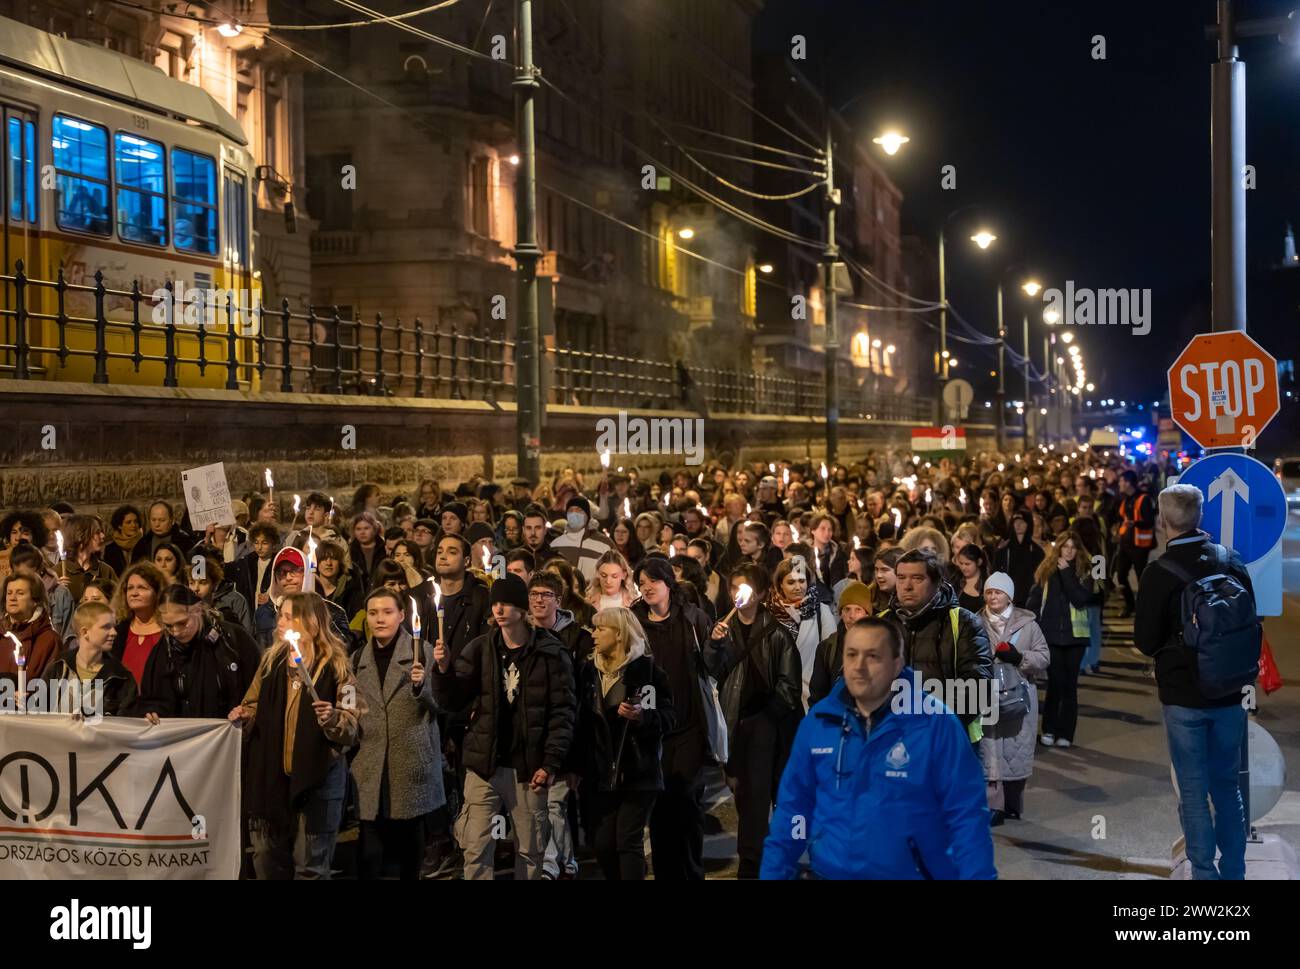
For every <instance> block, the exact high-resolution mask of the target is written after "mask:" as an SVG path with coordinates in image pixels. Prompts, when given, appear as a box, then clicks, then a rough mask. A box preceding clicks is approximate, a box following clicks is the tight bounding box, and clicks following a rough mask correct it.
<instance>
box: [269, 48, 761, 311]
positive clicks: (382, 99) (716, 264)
mask: <svg viewBox="0 0 1300 969" xmlns="http://www.w3.org/2000/svg"><path fill="white" fill-rule="evenodd" d="M267 39H268V40H272V41H273V42H274V43H276V44H278V45H279V46H280V47H283V48H284V49H285V50H287V51H288V52H289V53H291V54H294V55H296V56H298V57H301V58H302V59H303V60H305V61H307V62H308V63H310V64H311V65H313V66H314V67H317V68H319V69H320V70H323V71H325V72H326V73H328V74H330V75H332V76H334V77H337V78H338V79H339V80H341V81H343V82H344V83H346V84H348V85H349V86H351V87H353V88H355V89H356V90H358V91H360V92H361V93H362V94H365V95H366V96H367V97H370V98H373V99H374V100H376V101H378V102H379V103H380V104H383V105H384V106H385V107H389V108H392V109H393V110H395V111H397V112H398V113H400V114H404V115H409V116H410V117H411V118H412V119H414V120H415V121H416V122H417V123H419V124H421V125H424V126H425V127H427V128H429V130H430V131H431V132H432V133H434V134H437V135H439V136H443V135H444V134H445V133H444V132H442V131H441V130H439V129H436V128H432V127H431V126H429V125H428V124H427V122H426V121H425V119H424V118H422V117H420V116H419V115H418V114H416V113H415V112H414V111H412V110H411V109H410V108H404V107H402V106H400V105H397V104H394V103H393V102H391V101H389V100H388V99H386V98H385V97H383V95H381V94H378V93H376V92H375V91H372V90H370V89H369V88H367V87H366V86H365V85H363V84H360V83H358V82H356V81H353V80H352V79H351V78H349V77H346V76H345V75H343V74H340V73H338V72H337V71H333V70H331V69H330V68H328V67H326V66H325V65H323V64H321V63H319V62H318V61H315V60H313V59H312V58H311V57H309V56H307V55H306V54H304V53H303V52H302V51H300V50H297V49H296V48H294V47H293V46H291V45H290V44H286V43H285V42H284V41H281V40H277V39H276V38H273V37H268V38H267ZM537 183H538V185H540V186H541V187H542V188H545V189H546V190H547V191H549V192H553V193H554V194H555V195H557V196H559V197H561V198H564V199H567V200H568V201H570V202H573V203H574V204H575V205H580V206H582V207H583V208H585V209H588V210H589V211H591V212H593V213H594V214H596V215H599V216H600V217H602V218H604V219H607V220H608V221H610V222H613V223H614V224H616V225H618V226H621V227H622V228H624V229H628V230H630V231H632V232H635V233H637V234H638V235H642V236H645V237H646V238H648V239H650V240H652V241H653V242H655V243H657V244H659V245H664V244H665V243H664V241H663V240H662V239H660V238H659V237H658V236H656V235H655V234H654V233H653V232H649V231H647V230H645V229H642V228H641V227H639V226H636V225H633V224H632V223H630V222H627V221H625V220H624V219H620V218H619V217H618V216H616V215H614V214H613V213H611V212H606V211H605V210H604V209H601V208H599V207H597V206H595V205H592V204H591V203H589V202H584V201H583V200H582V199H579V198H576V197H574V196H572V195H569V194H568V193H567V192H564V191H562V190H560V189H558V188H556V187H555V186H553V185H551V184H549V183H548V182H546V181H544V180H543V179H538V182H537ZM666 244H667V245H669V246H671V247H672V249H673V250H674V251H676V252H680V253H682V254H683V255H685V256H689V257H690V258H692V259H696V260H699V261H700V262H703V263H706V264H708V265H710V266H714V267H716V268H718V269H721V270H723V271H725V272H728V273H732V274H733V275H736V276H740V277H742V278H743V277H744V276H745V274H746V273H745V270H743V269H737V268H735V267H734V266H728V265H726V264H725V263H721V262H718V261H717V260H715V259H710V258H709V257H708V256H704V255H701V254H700V253H698V252H692V251H691V250H690V249H687V248H685V247H684V246H679V245H677V244H676V243H675V242H669V243H666ZM757 282H758V283H759V284H760V285H764V286H769V287H773V288H777V289H781V290H783V291H784V289H785V287H784V286H782V285H781V284H780V283H777V282H775V281H774V280H769V279H764V278H762V277H761V276H760V277H758V280H757Z"/></svg>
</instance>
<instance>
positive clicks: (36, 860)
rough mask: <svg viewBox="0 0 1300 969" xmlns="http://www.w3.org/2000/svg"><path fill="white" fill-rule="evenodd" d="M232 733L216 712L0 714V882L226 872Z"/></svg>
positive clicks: (231, 841) (234, 864) (236, 794)
mask: <svg viewBox="0 0 1300 969" xmlns="http://www.w3.org/2000/svg"><path fill="white" fill-rule="evenodd" d="M239 758H240V733H239V731H238V730H237V729H235V728H234V727H232V726H231V725H230V724H229V723H227V722H226V721H224V720H164V721H163V722H162V723H161V724H158V725H157V726H150V725H149V724H147V723H146V722H145V721H144V720H135V719H127V718H115V717H107V718H105V719H104V720H102V721H101V722H100V723H98V724H91V723H88V722H87V721H85V720H84V719H81V718H78V717H73V716H70V715H66V714H8V715H3V716H0V879H19V878H21V879H45V880H60V879H76V880H85V879H92V880H100V879H123V878H125V879H132V880H135V879H140V880H144V879H148V880H156V879H228V878H236V877H238V875H239V864H240V838H239V825H240V785H239Z"/></svg>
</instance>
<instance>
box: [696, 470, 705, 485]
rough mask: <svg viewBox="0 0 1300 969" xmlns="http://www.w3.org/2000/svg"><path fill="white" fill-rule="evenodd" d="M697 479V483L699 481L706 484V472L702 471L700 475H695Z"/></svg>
mask: <svg viewBox="0 0 1300 969" xmlns="http://www.w3.org/2000/svg"><path fill="white" fill-rule="evenodd" d="M695 481H696V483H698V484H704V472H703V471H701V472H700V473H699V474H698V475H696V476H695Z"/></svg>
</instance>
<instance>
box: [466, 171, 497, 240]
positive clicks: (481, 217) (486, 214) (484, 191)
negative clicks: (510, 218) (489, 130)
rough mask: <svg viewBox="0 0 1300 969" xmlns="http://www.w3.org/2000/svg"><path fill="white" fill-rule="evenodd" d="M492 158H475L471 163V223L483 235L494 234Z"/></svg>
mask: <svg viewBox="0 0 1300 969" xmlns="http://www.w3.org/2000/svg"><path fill="white" fill-rule="evenodd" d="M491 165H492V159H490V158H487V157H486V156H483V157H479V158H475V159H473V160H472V161H471V162H470V165H469V215H470V217H469V224H470V226H471V228H473V230H474V231H475V232H476V233H478V234H479V235H481V236H484V237H490V236H491V234H492V218H491V203H492V196H491V192H490V191H489V186H490V184H491Z"/></svg>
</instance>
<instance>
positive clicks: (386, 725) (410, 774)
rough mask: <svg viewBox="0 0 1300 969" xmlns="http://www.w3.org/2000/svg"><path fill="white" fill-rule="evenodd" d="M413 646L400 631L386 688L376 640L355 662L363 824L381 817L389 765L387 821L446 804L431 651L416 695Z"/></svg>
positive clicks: (355, 771) (426, 649)
mask: <svg viewBox="0 0 1300 969" xmlns="http://www.w3.org/2000/svg"><path fill="white" fill-rule="evenodd" d="M411 643H412V640H411V634H410V633H408V632H407V631H406V630H405V629H403V630H401V631H400V632H399V633H398V636H397V642H396V643H394V644H393V645H392V646H390V647H389V648H390V649H392V650H394V653H393V658H392V659H391V660H390V661H389V663H388V674H387V676H385V677H384V682H383V683H382V684H380V682H379V667H378V666H377V665H376V664H375V641H374V638H373V637H371V639H370V641H369V642H367V643H366V645H365V646H364V647H363V648H362V649H361V650H360V652H358V653H356V654H354V656H353V659H352V665H353V668H354V669H355V670H356V675H357V690H358V692H359V693H360V694H361V697H362V699H364V700H365V705H366V706H365V713H363V714H362V716H361V744H360V747H359V749H358V750H357V755H356V757H354V758H353V760H352V776H353V777H354V778H355V779H356V782H357V790H358V794H359V799H360V808H361V820H363V821H374V820H375V819H376V818H377V817H379V812H380V800H381V791H382V788H383V784H384V768H385V762H386V763H387V772H388V797H389V805H388V811H387V813H386V814H385V817H388V818H391V819H393V820H403V819H406V818H415V817H419V816H420V815H423V814H428V813H429V812H430V811H435V810H437V809H438V808H440V807H442V805H443V804H445V803H446V801H447V797H446V793H445V791H444V790H443V786H442V742H441V738H440V737H439V736H438V721H437V718H436V716H435V714H436V713H437V712H438V705H437V703H436V701H435V700H434V698H433V669H434V666H433V647H431V646H430V645H429V644H428V643H427V642H425V643H421V648H422V652H423V654H424V658H423V666H424V669H425V677H424V683H423V684H422V685H421V687H420V690H419V691H418V692H417V691H416V690H415V687H414V684H412V683H411V666H412V663H413V660H414V657H415V652H414V650H413V648H412V645H411Z"/></svg>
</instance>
